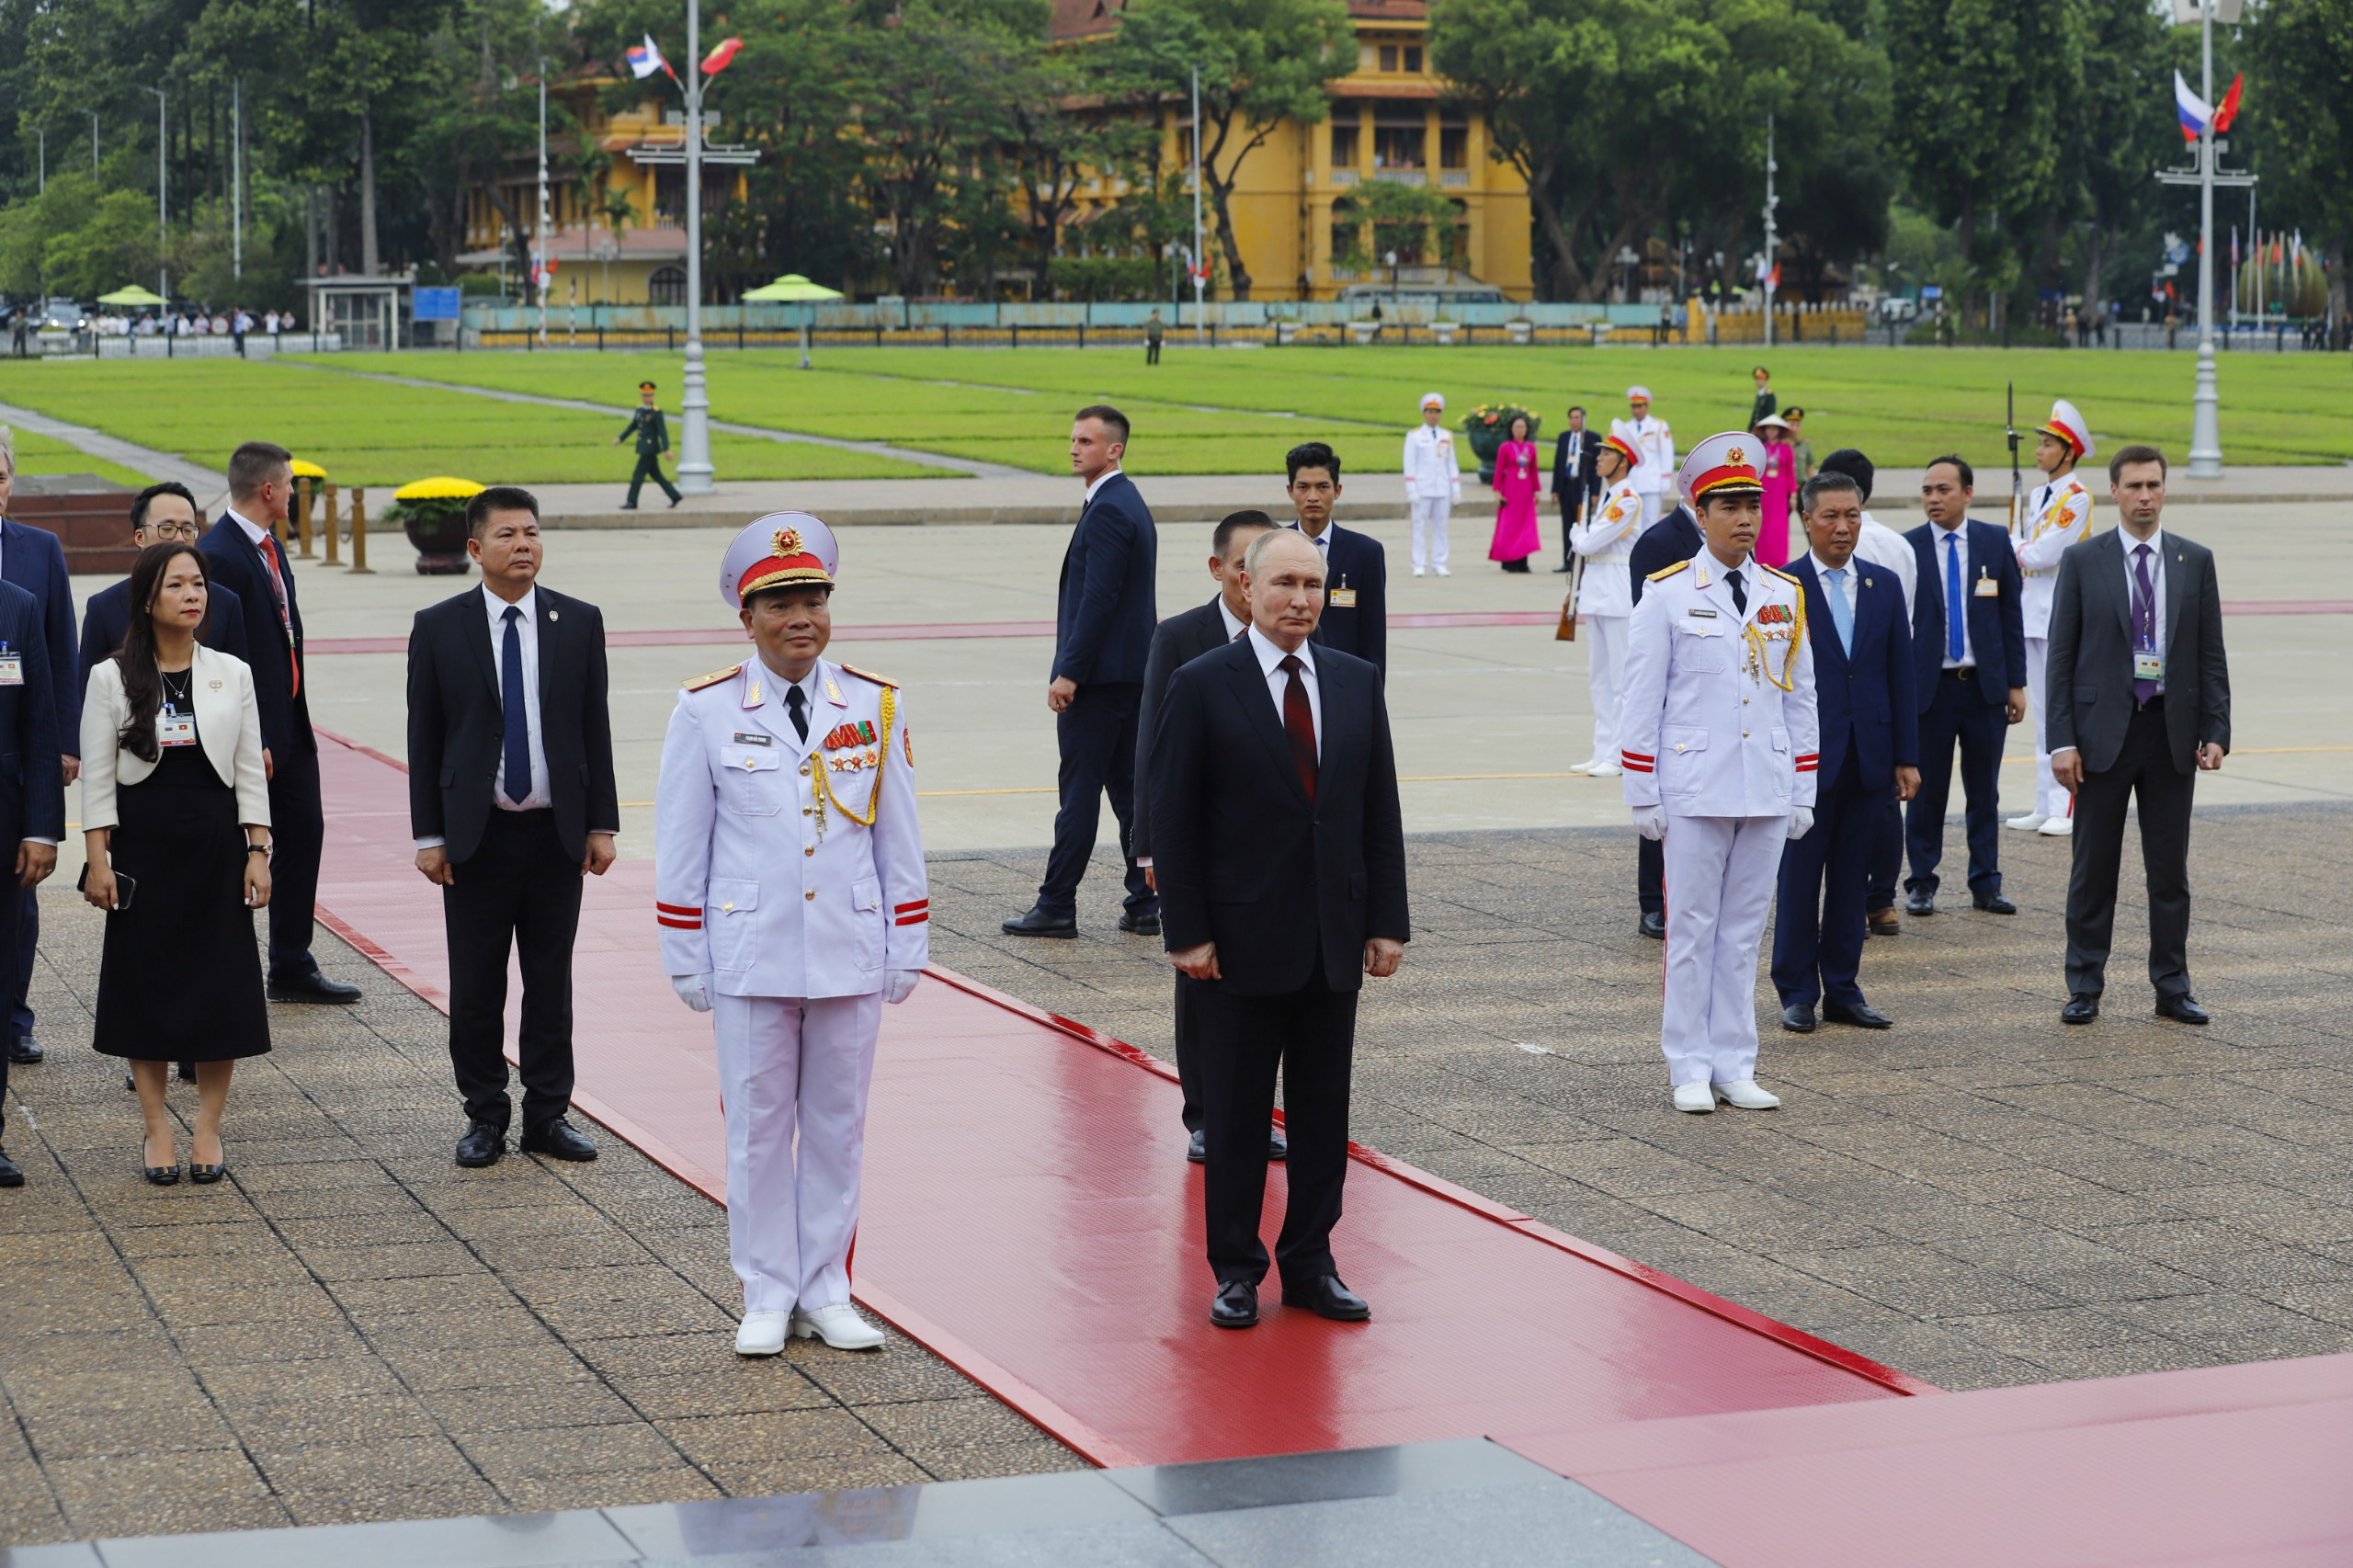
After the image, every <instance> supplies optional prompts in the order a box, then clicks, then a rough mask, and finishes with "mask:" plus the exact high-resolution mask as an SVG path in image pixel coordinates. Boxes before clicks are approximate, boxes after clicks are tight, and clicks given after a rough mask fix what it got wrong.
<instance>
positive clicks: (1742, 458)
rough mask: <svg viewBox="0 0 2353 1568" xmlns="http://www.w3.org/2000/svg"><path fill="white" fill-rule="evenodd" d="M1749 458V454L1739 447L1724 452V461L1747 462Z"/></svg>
mask: <svg viewBox="0 0 2353 1568" xmlns="http://www.w3.org/2000/svg"><path fill="white" fill-rule="evenodd" d="M1747 460H1748V454H1747V453H1746V452H1744V451H1742V450H1741V449H1739V448H1738V447H1734V448H1733V449H1732V450H1730V451H1728V452H1726V453H1725V454H1724V461H1726V462H1728V463H1745V462H1746V461H1747Z"/></svg>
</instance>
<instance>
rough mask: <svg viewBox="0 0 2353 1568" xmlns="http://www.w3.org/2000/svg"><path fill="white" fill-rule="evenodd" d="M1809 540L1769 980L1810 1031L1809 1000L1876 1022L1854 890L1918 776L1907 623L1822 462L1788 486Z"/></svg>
mask: <svg viewBox="0 0 2353 1568" xmlns="http://www.w3.org/2000/svg"><path fill="white" fill-rule="evenodd" d="M1798 512H1799V516H1800V518H1801V520H1802V522H1803V523H1804V525H1805V532H1806V539H1807V540H1808V541H1809V542H1810V544H1811V546H1812V548H1811V549H1810V550H1808V551H1807V552H1806V553H1805V554H1804V555H1802V556H1801V557H1800V558H1799V559H1798V560H1797V562H1795V563H1794V564H1792V565H1791V566H1790V576H1792V577H1795V578H1796V579H1797V580H1798V582H1799V584H1800V585H1802V587H1803V588H1804V590H1805V625H1806V640H1807V641H1808V642H1810V643H1811V644H1812V645H1813V682H1814V711H1815V715H1816V718H1817V719H1818V721H1819V722H1820V724H1821V727H1822V729H1821V735H1822V738H1821V742H1820V744H1819V745H1818V747H1817V748H1816V749H1817V750H1818V751H1819V752H1820V754H1821V758H1822V761H1821V766H1820V767H1819V770H1818V772H1819V777H1818V778H1816V779H1815V781H1814V802H1813V827H1812V828H1811V829H1809V830H1808V831H1807V832H1806V833H1805V834H1804V835H1803V836H1802V837H1800V838H1798V839H1796V840H1794V841H1792V842H1791V843H1790V846H1789V847H1788V848H1786V849H1784V850H1783V851H1782V853H1781V887H1780V900H1779V913H1778V915H1776V917H1775V919H1774V923H1773V989H1774V990H1775V991H1777V992H1779V994H1780V998H1781V1027H1782V1028H1785V1029H1789V1030H1790V1031H1792V1032H1793V1033H1797V1034H1810V1033H1812V1032H1813V1028H1814V1022H1815V1017H1816V1013H1815V1009H1816V1007H1817V1006H1819V1007H1820V1009H1821V1011H1820V1017H1824V1018H1827V1019H1829V1020H1830V1021H1831V1022H1833V1023H1841V1024H1852V1025H1855V1026H1856V1027H1857V1028H1867V1029H1883V1028H1887V1027H1888V1023H1889V1019H1888V1018H1887V1017H1886V1016H1885V1015H1883V1014H1881V1012H1879V1011H1878V1010H1877V1009H1876V1008H1874V1007H1872V1006H1871V1005H1870V1003H1869V1002H1867V1001H1865V1000H1864V998H1863V991H1862V987H1861V986H1860V985H1859V984H1857V983H1856V979H1855V977H1856V974H1857V973H1858V971H1860V969H1861V968H1862V962H1863V941H1864V930H1863V895H1864V891H1865V888H1866V886H1867V885H1868V883H1869V882H1870V857H1871V849H1872V846H1873V845H1874V843H1875V842H1876V839H1877V836H1878V832H1879V827H1880V824H1881V821H1882V820H1884V818H1885V815H1886V812H1887V803H1888V802H1889V801H1895V800H1907V801H1908V800H1910V799H1911V798H1912V795H1913V792H1914V791H1915V790H1918V789H1919V787H1920V768H1919V761H1920V710H1919V705H1918V704H1917V703H1916V702H1915V700H1914V699H1913V695H1912V682H1913V669H1912V629H1911V626H1910V624H1909V618H1908V617H1907V616H1906V615H1905V614H1904V587H1903V585H1902V584H1900V583H1898V582H1897V581H1896V579H1895V575H1894V574H1893V573H1891V572H1889V571H1887V570H1886V569H1885V568H1884V567H1874V566H1872V565H1871V563H1870V562H1868V561H1865V560H1863V559H1862V558H1861V557H1859V556H1858V555H1857V554H1856V553H1855V542H1856V540H1859V538H1861V537H1862V530H1863V492H1862V487H1861V486H1860V485H1859V484H1857V483H1855V482H1854V480H1852V479H1850V478H1848V477H1847V475H1846V474H1843V473H1831V472H1824V473H1821V474H1818V475H1816V476H1815V477H1814V478H1813V479H1810V480H1808V481H1806V482H1805V484H1804V485H1803V486H1802V488H1801V489H1800V491H1799V492H1798Z"/></svg>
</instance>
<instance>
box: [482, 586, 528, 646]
mask: <svg viewBox="0 0 2353 1568" xmlns="http://www.w3.org/2000/svg"><path fill="white" fill-rule="evenodd" d="M482 598H483V608H484V609H486V610H488V611H489V612H490V630H491V633H492V635H494V636H495V635H496V634H497V632H498V631H499V629H500V628H501V627H502V626H504V625H505V624H506V600H505V599H502V598H500V597H498V596H497V595H496V594H494V593H492V592H491V591H490V587H489V585H487V584H485V585H483V590H482ZM515 608H517V609H519V610H521V611H522V612H523V614H522V616H521V618H520V620H521V624H524V625H528V626H537V625H538V624H539V615H540V587H539V585H538V584H536V583H534V584H532V585H530V586H529V587H528V588H526V589H524V590H523V597H521V598H519V599H517V600H516V601H515Z"/></svg>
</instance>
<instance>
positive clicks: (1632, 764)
mask: <svg viewBox="0 0 2353 1568" xmlns="http://www.w3.org/2000/svg"><path fill="white" fill-rule="evenodd" d="M1618 761H1619V764H1620V766H1621V767H1624V768H1625V770H1626V771H1627V772H1629V773H1654V772H1656V771H1657V770H1658V758H1656V757H1654V756H1644V755H1643V753H1641V752H1638V751H1621V752H1620V753H1619V754H1618Z"/></svg>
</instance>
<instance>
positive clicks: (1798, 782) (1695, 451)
mask: <svg viewBox="0 0 2353 1568" xmlns="http://www.w3.org/2000/svg"><path fill="white" fill-rule="evenodd" d="M1761 455H1762V454H1761V450H1760V449H1759V447H1758V444H1757V442H1756V438H1755V437H1752V436H1749V435H1745V434H1744V433H1742V432H1739V431H1728V432H1726V433H1724V434H1722V435H1718V436H1711V437H1708V438H1707V439H1706V440H1704V441H1701V442H1700V443H1699V445H1697V446H1695V447H1694V448H1692V449H1691V455H1690V457H1689V459H1688V460H1686V461H1685V463H1684V465H1683V470H1682V472H1681V474H1680V475H1679V476H1678V479H1679V482H1680V485H1681V489H1682V492H1683V498H1684V500H1685V501H1686V502H1687V503H1688V504H1689V506H1690V507H1691V511H1692V514H1693V516H1695V517H1697V518H1698V519H1699V528H1700V529H1701V531H1702V532H1703V533H1705V534H1706V536H1707V542H1706V543H1705V545H1704V546H1702V548H1701V549H1700V551H1699V554H1698V555H1695V556H1693V557H1692V558H1691V559H1690V560H1689V561H1686V562H1679V563H1677V564H1676V565H1674V566H1670V567H1668V568H1667V569H1666V570H1665V571H1663V572H1659V573H1655V574H1653V575H1652V577H1651V578H1650V581H1649V585H1648V586H1647V587H1646V588H1645V589H1644V590H1643V602H1642V603H1641V604H1639V605H1636V606H1635V607H1634V617H1633V625H1632V627H1631V636H1630V638H1629V640H1628V643H1629V645H1628V649H1627V658H1626V699H1625V710H1624V714H1623V717H1622V719H1621V720H1620V726H1619V734H1620V741H1619V744H1620V748H1621V751H1620V759H1621V760H1622V762H1623V763H1624V766H1625V768H1626V778H1625V783H1624V790H1625V801H1626V804H1627V805H1628V807H1630V808H1631V810H1632V812H1633V813H1634V826H1635V827H1636V829H1637V830H1639V831H1640V832H1641V833H1642V835H1643V836H1644V837H1645V838H1657V839H1663V840H1664V844H1663V848H1664V849H1665V860H1666V994H1665V1013H1664V1017H1663V1018H1662V1020H1661V1023H1660V1029H1659V1043H1660V1046H1661V1047H1662V1048H1663V1049H1664V1050H1665V1053H1666V1065H1667V1071H1668V1075H1669V1079H1670V1081H1671V1082H1672V1083H1673V1084H1674V1085H1675V1107H1676V1108H1677V1110H1688V1111H1711V1110H1713V1109H1715V1108H1716V1103H1717V1102H1718V1101H1719V1100H1722V1101H1725V1102H1728V1103H1730V1104H1732V1105H1735V1106H1739V1107H1742V1108H1746V1109H1752V1110H1755V1109H1764V1108H1769V1107H1772V1106H1777V1105H1779V1104H1780V1101H1779V1098H1777V1097H1776V1096H1773V1095H1771V1094H1769V1093H1768V1092H1766V1091H1765V1090H1764V1089H1761V1088H1759V1087H1758V1086H1757V1085H1756V950H1757V946H1758V943H1759V941H1760V940H1761V939H1762V937H1763V936H1764V933H1765V916H1766V915H1767V913H1768V911H1769V910H1770V909H1771V908H1772V904H1773V893H1774V889H1775V887H1776V885H1777V882H1778V881H1779V870H1780V864H1781V846H1782V845H1783V844H1784V843H1785V842H1786V841H1788V840H1790V839H1792V838H1798V837H1802V836H1803V835H1804V834H1805V833H1806V831H1807V830H1808V829H1809V828H1811V827H1812V826H1813V801H1814V774H1815V769H1816V767H1817V766H1818V765H1819V756H1818V749H1817V748H1818V746H1819V744H1820V743H1819V738H1818V737H1819V725H1818V723H1817V721H1816V717H1815V710H1814V688H1813V651H1812V649H1811V648H1810V647H1809V645H1808V643H1807V642H1806V634H1805V596H1804V594H1803V592H1802V590H1801V589H1800V587H1799V585H1798V582H1797V580H1796V579H1795V578H1793V577H1790V576H1789V575H1787V574H1784V573H1780V572H1777V571H1774V570H1773V569H1772V568H1771V567H1769V566H1760V565H1759V564H1757V562H1756V558H1755V557H1754V556H1753V555H1752V554H1751V553H1750V551H1752V550H1753V549H1754V548H1755V546H1756V532H1757V528H1758V527H1759V524H1760V521H1761V516H1762V511H1761V500H1762V497H1763V494H1764V485H1763V483H1762V482H1761V481H1760V480H1759V479H1758V478H1757V473H1756V459H1757V458H1758V457H1759V456H1761Z"/></svg>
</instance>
